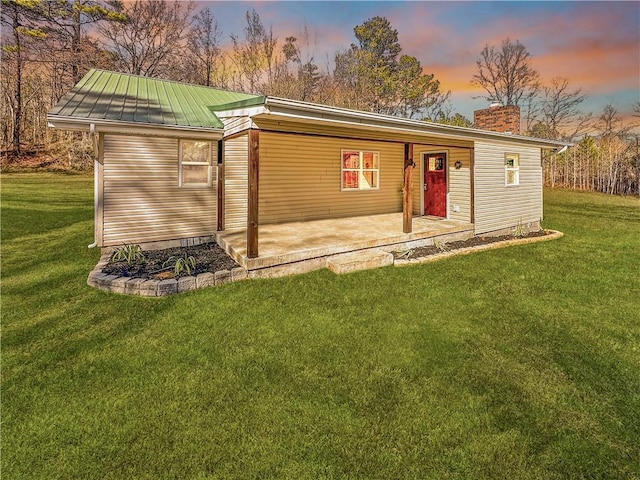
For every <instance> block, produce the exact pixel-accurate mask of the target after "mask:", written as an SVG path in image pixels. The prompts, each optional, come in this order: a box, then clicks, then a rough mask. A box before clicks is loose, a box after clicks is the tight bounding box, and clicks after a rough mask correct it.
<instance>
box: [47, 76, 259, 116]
mask: <svg viewBox="0 0 640 480" xmlns="http://www.w3.org/2000/svg"><path fill="white" fill-rule="evenodd" d="M264 100H265V97H263V96H258V95H249V94H246V93H237V92H228V91H225V90H218V89H215V88H210V87H203V86H200V85H189V84H184V83H179V82H171V81H167V80H158V79H155V78H148V77H139V76H136V75H128V74H124V73H115V72H108V71H105V70H90V71H89V72H88V73H87V74H86V75H85V76H84V78H82V80H80V82H78V84H77V85H76V86H75V87H73V89H72V90H71V91H70V92H69V93H68V94H66V95H65V96H64V97H62V99H60V101H59V102H58V104H57V105H56V106H55V107H54V108H53V109H52V110H51V111H50V112H49V115H55V116H60V117H71V118H77V119H79V120H80V119H86V120H109V121H121V122H131V123H141V124H151V125H157V126H162V125H167V126H178V127H205V128H223V127H224V125H223V124H222V122H221V121H220V119H219V118H218V117H217V116H216V115H215V113H213V111H214V110H221V109H226V108H227V107H228V106H234V107H236V106H251V105H261V104H263V103H264ZM220 107H224V108H220Z"/></svg>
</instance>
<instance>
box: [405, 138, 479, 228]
mask: <svg viewBox="0 0 640 480" xmlns="http://www.w3.org/2000/svg"><path fill="white" fill-rule="evenodd" d="M443 152H444V153H446V154H447V170H448V172H447V192H449V218H450V219H452V220H460V221H463V222H470V221H471V169H470V166H471V150H470V149H468V148H446V147H445V148H438V147H434V146H431V145H414V146H413V159H414V162H416V168H415V169H414V171H413V197H412V201H413V214H414V215H423V214H424V210H423V209H424V207H423V198H422V197H423V195H424V190H423V184H424V168H425V166H424V163H423V162H422V154H424V153H443ZM458 160H459V161H460V162H461V163H462V166H461V167H460V169H459V170H456V168H455V163H456V161H458ZM454 205H458V206H459V207H460V211H459V212H454V211H453V206H454Z"/></svg>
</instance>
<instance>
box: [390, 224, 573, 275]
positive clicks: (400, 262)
mask: <svg viewBox="0 0 640 480" xmlns="http://www.w3.org/2000/svg"><path fill="white" fill-rule="evenodd" d="M548 231H549V232H550V233H549V234H548V235H544V236H541V237H530V238H521V239H513V240H503V241H501V242H494V243H488V244H486V245H477V246H475V247H465V248H459V249H457V250H451V251H449V252H442V253H436V254H434V255H429V256H428V257H422V258H411V259H403V258H397V259H394V261H393V265H394V266H395V267H404V266H407V265H417V264H420V263H427V262H436V261H438V260H444V259H445V258H450V257H455V256H458V255H468V254H470V253H474V252H481V251H483V250H494V249H496V248H502V247H509V246H511V245H521V244H526V243H537V242H548V241H549V240H555V239H557V238H560V237H562V236H563V235H564V234H563V233H562V232H559V231H557V230H548Z"/></svg>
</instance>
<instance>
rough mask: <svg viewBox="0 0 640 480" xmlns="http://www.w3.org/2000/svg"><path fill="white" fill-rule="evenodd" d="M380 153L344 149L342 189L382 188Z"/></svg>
mask: <svg viewBox="0 0 640 480" xmlns="http://www.w3.org/2000/svg"><path fill="white" fill-rule="evenodd" d="M379 176H380V153H379V152H365V151H357V150H342V190H371V189H378V188H380V184H379Z"/></svg>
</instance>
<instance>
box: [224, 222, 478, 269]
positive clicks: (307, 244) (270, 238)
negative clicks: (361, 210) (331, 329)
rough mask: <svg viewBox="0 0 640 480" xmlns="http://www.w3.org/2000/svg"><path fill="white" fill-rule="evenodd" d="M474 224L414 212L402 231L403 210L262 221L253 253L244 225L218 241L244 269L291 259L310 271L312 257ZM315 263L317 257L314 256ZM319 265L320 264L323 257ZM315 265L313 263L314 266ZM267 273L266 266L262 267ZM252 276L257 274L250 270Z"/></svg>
mask: <svg viewBox="0 0 640 480" xmlns="http://www.w3.org/2000/svg"><path fill="white" fill-rule="evenodd" d="M473 233H474V231H473V224H472V223H468V222H461V221H456V220H447V219H445V218H438V217H414V218H413V231H412V232H411V233H407V234H405V233H403V232H402V213H390V214H382V215H370V216H364V217H349V218H339V219H327V220H315V221H308V222H292V223H284V224H276V225H260V227H259V235H258V254H259V256H258V257H257V258H247V256H246V251H247V250H246V245H247V242H246V231H245V230H237V231H231V232H229V231H225V232H219V233H218V234H217V238H216V241H217V242H218V244H219V245H220V246H221V247H222V248H224V249H225V250H226V251H227V253H229V254H230V255H231V256H232V257H233V258H234V260H235V261H236V262H238V263H239V264H240V265H242V266H243V267H244V268H246V269H247V270H249V271H250V272H251V271H256V270H266V269H269V268H274V267H279V268H278V270H282V268H283V267H285V266H287V265H290V266H291V269H293V271H295V272H296V273H297V272H298V271H299V273H301V272H302V271H308V269H307V268H306V266H303V265H302V264H309V265H310V263H309V261H310V260H312V259H319V258H324V257H330V256H333V255H337V254H341V253H348V252H354V251H358V250H364V249H371V248H381V249H384V250H389V249H391V247H394V248H400V247H401V246H417V245H420V244H425V242H429V241H432V240H433V239H434V238H438V237H441V236H451V235H454V234H455V236H456V239H464V238H469V237H472V236H473ZM313 264H314V266H315V268H322V267H317V266H316V265H318V264H319V263H318V262H313ZM320 265H322V266H324V262H321V263H320ZM312 269H314V268H312ZM265 273H266V272H265ZM249 276H250V277H255V275H249Z"/></svg>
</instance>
